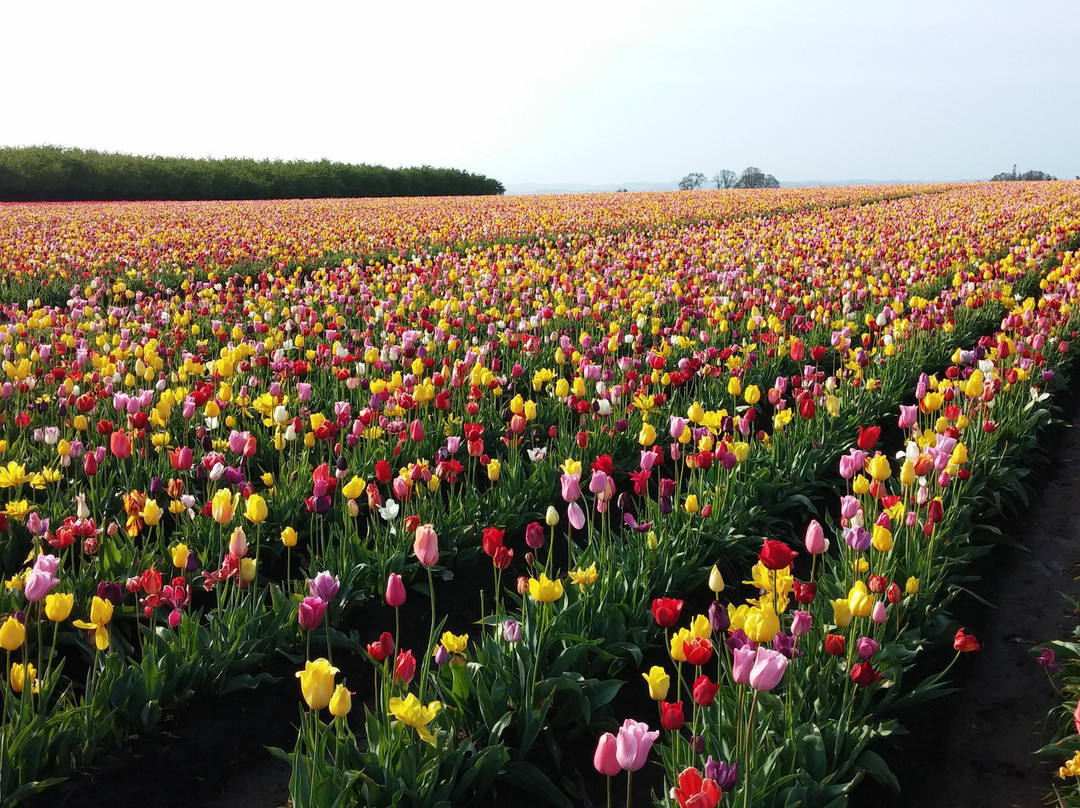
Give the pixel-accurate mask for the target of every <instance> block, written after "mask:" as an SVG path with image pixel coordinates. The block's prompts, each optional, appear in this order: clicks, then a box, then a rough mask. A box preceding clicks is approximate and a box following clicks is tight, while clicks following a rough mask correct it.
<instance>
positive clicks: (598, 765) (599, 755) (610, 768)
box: [593, 732, 622, 777]
mask: <svg viewBox="0 0 1080 808" xmlns="http://www.w3.org/2000/svg"><path fill="white" fill-rule="evenodd" d="M617 750H618V741H616V740H615V736H614V735H612V734H611V733H610V732H605V733H604V734H603V735H601V736H600V740H599V741H597V743H596V751H595V752H594V753H593V767H594V768H595V769H596V770H597V771H598V772H600V774H603V775H605V776H607V777H614V776H615V775H616V774H618V773H619V772H620V771H622V766H620V765H619V758H618V751H617Z"/></svg>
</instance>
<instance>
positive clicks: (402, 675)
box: [394, 651, 416, 685]
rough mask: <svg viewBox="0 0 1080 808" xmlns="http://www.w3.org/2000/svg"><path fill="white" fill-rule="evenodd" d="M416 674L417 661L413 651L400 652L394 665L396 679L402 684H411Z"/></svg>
mask: <svg viewBox="0 0 1080 808" xmlns="http://www.w3.org/2000/svg"><path fill="white" fill-rule="evenodd" d="M415 674H416V659H415V657H413V652H412V651H399V652H398V657H397V663H396V664H395V665H394V678H395V679H396V680H398V681H399V682H401V683H402V684H405V685H407V684H409V682H411V681H412V679H413V676H414V675H415Z"/></svg>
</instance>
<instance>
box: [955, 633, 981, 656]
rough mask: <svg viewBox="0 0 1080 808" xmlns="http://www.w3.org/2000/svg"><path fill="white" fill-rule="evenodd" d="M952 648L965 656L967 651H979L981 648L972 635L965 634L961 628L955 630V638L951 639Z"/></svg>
mask: <svg viewBox="0 0 1080 808" xmlns="http://www.w3.org/2000/svg"><path fill="white" fill-rule="evenodd" d="M953 648H955V649H956V650H957V651H959V652H960V653H962V654H966V653H968V652H969V651H979V650H981V649H982V646H981V645H980V644H979V641H978V640H977V639H975V636H974V635H972V634H965V633H964V629H963V627H961V628H959V629H957V630H956V637H954V638H953Z"/></svg>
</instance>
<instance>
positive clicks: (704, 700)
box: [693, 674, 720, 707]
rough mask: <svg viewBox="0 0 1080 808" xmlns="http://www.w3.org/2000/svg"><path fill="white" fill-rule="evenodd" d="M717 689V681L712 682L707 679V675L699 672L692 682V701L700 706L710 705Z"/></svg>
mask: <svg viewBox="0 0 1080 808" xmlns="http://www.w3.org/2000/svg"><path fill="white" fill-rule="evenodd" d="M719 690H720V684H719V682H717V683H716V684H714V683H712V682H710V681H709V677H708V676H706V675H705V674H701V676H699V677H698V678H697V680H696V681H695V682H694V690H693V693H694V701H695V702H696V703H697V704H698V705H699V706H701V707H712V705H713V702H714V701H715V700H716V694H717V692H719Z"/></svg>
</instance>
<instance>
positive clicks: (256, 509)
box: [244, 494, 270, 525]
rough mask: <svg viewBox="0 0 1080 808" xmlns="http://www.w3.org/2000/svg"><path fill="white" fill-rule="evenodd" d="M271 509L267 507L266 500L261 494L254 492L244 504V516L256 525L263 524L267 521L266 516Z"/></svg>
mask: <svg viewBox="0 0 1080 808" xmlns="http://www.w3.org/2000/svg"><path fill="white" fill-rule="evenodd" d="M269 513H270V512H269V510H268V509H267V507H266V500H265V499H263V497H262V495H261V494H252V495H251V496H250V497H248V500H247V505H245V506H244V517H245V518H246V519H247V520H248V521H249V522H253V523H255V524H256V525H258V524H262V523H263V522H264V521H266V517H267V516H268V515H269Z"/></svg>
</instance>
